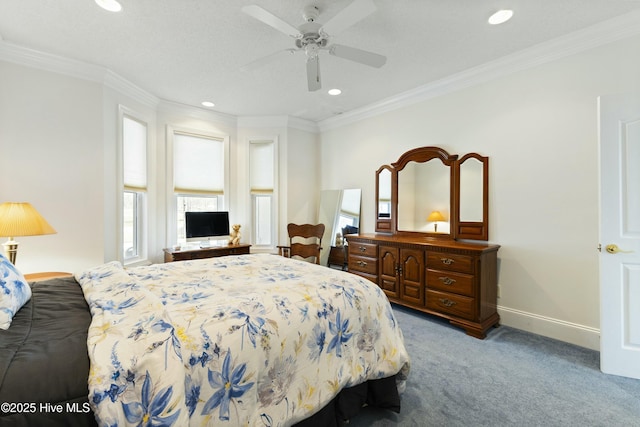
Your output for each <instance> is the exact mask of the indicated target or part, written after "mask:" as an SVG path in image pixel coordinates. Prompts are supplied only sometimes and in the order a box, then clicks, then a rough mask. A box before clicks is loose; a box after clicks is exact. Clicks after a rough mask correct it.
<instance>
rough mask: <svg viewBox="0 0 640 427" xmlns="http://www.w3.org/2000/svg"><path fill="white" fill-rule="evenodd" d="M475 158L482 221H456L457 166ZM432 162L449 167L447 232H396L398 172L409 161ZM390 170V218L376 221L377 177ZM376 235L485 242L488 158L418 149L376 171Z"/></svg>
mask: <svg viewBox="0 0 640 427" xmlns="http://www.w3.org/2000/svg"><path fill="white" fill-rule="evenodd" d="M471 158H473V159H476V160H478V161H480V162H481V163H482V167H483V171H482V189H483V195H482V204H483V206H482V215H483V218H482V221H477V222H470V221H461V220H460V166H461V164H463V163H464V162H465V161H466V160H468V159H471ZM432 159H439V160H440V161H442V163H443V164H444V165H445V166H449V168H450V182H451V192H450V232H449V234H443V233H429V232H423V231H407V230H398V222H397V219H398V173H399V172H400V171H402V169H404V167H405V166H406V165H407V164H408V163H409V162H418V163H424V162H426V161H429V160H432ZM385 169H388V170H390V171H391V216H390V218H380V217H379V212H378V197H379V176H380V172H381V171H383V170H385ZM375 230H376V232H380V233H394V234H400V235H414V236H416V235H417V236H424V237H430V238H436V239H449V240H450V239H468V240H488V239H489V158H488V157H485V156H481V155H480V154H478V153H468V154H465V155H464V156H462V157H461V158H460V159H458V155H457V154H449V153H448V152H447V151H445V150H444V149H442V148H440V147H433V146H428V147H419V148H414V149H412V150H409V151H407V152H406V153H404V154H402V155H401V156H400V158H398V160H397V161H396V162H393V163H391V166H389V165H383V166H381V167H380V168H379V169H378V170H377V171H376V227H375Z"/></svg>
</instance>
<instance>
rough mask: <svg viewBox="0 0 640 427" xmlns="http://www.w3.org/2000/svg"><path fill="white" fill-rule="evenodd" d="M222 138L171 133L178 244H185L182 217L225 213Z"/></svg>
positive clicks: (223, 142) (223, 149) (224, 163)
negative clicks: (192, 213) (195, 214)
mask: <svg viewBox="0 0 640 427" xmlns="http://www.w3.org/2000/svg"><path fill="white" fill-rule="evenodd" d="M225 145H226V144H225V140H224V139H223V138H217V137H210V136H204V135H195V134H190V133H183V132H178V131H174V132H173V192H174V196H175V202H176V210H175V212H176V237H177V242H178V243H182V242H184V241H185V240H186V233H185V224H184V213H185V212H187V211H191V212H193V211H200V212H203V211H219V210H224V209H225V186H226V168H225V165H226V163H227V162H226V157H225V156H226V154H225Z"/></svg>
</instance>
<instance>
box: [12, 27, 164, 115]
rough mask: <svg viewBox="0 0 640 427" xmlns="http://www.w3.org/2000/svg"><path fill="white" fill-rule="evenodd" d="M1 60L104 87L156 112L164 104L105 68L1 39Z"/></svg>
mask: <svg viewBox="0 0 640 427" xmlns="http://www.w3.org/2000/svg"><path fill="white" fill-rule="evenodd" d="M0 60H3V61H7V62H13V63H15V64H18V65H24V66H27V67H31V68H37V69H40V70H44V71H49V72H53V73H58V74H62V75H66V76H70V77H74V78H78V79H82V80H87V81H91V82H94V83H100V84H102V85H104V86H106V87H109V88H111V89H114V90H116V91H118V92H120V93H122V94H124V95H127V96H130V97H131V98H133V99H135V100H136V101H138V102H140V103H142V104H144V105H147V106H149V107H152V108H155V106H156V105H158V102H159V101H160V100H159V99H158V97H156V96H154V95H152V94H151V93H149V92H147V91H145V90H144V89H142V88H140V87H139V86H136V85H134V84H133V83H131V82H130V81H128V80H126V79H124V78H122V77H121V76H119V75H118V74H116V73H114V72H113V71H111V70H109V69H107V68H105V67H101V66H99V65H94V64H89V63H86V62H82V61H78V60H75V59H70V58H65V57H63V56H59V55H54V54H51V53H46V52H41V51H39V50H35V49H29V48H26V47H23V46H19V45H16V44H14V43H9V42H7V41H4V40H2V39H1V38H0Z"/></svg>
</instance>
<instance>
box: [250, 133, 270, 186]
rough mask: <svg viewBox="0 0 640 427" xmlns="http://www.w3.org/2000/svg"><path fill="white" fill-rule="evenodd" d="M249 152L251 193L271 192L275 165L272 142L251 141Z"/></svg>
mask: <svg viewBox="0 0 640 427" xmlns="http://www.w3.org/2000/svg"><path fill="white" fill-rule="evenodd" d="M249 150H250V152H249V162H250V165H249V168H250V169H249V170H250V175H251V191H252V192H265V191H266V192H272V191H273V186H274V173H273V171H274V163H275V162H274V160H275V159H274V144H273V141H251V143H250V144H249Z"/></svg>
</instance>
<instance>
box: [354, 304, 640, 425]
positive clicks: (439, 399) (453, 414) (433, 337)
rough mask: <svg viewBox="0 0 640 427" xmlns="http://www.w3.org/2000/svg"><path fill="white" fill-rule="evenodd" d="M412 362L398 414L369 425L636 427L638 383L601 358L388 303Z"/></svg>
mask: <svg viewBox="0 0 640 427" xmlns="http://www.w3.org/2000/svg"><path fill="white" fill-rule="evenodd" d="M394 311H395V313H396V316H397V319H398V322H399V324H400V326H401V328H402V331H403V333H404V336H405V340H406V345H407V350H408V352H409V354H410V356H411V359H412V366H411V374H410V375H409V380H408V383H407V389H406V391H405V393H404V394H403V395H402V410H401V411H400V414H395V413H391V412H388V411H381V410H373V409H371V408H365V409H364V410H363V412H361V413H360V414H359V415H358V416H356V417H355V418H353V419H352V420H351V421H350V423H349V424H348V425H349V427H360V426H362V427H365V426H366V427H370V426H378V427H382V426H421V427H422V426H492V427H493V426H562V427H568V426H581V427H582V426H607V427H609V426H640V380H633V379H629V378H622V377H617V376H613V375H605V374H603V373H602V372H600V369H599V363H600V360H599V353H598V352H597V351H593V350H588V349H585V348H582V347H578V346H574V345H571V344H567V343H563V342H561V341H556V340H553V339H549V338H545V337H541V336H539V335H535V334H531V333H528V332H524V331H520V330H517V329H513V328H509V327H506V326H501V327H499V328H495V329H492V330H491V331H490V332H489V334H488V336H487V338H486V339H485V340H478V339H475V338H472V337H469V336H467V335H466V334H465V333H464V331H462V330H461V329H459V328H455V327H452V326H450V325H449V323H448V322H443V321H441V320H440V319H437V318H435V317H432V316H427V315H424V314H420V313H418V312H414V311H412V310H408V309H405V308H402V307H397V306H394Z"/></svg>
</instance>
